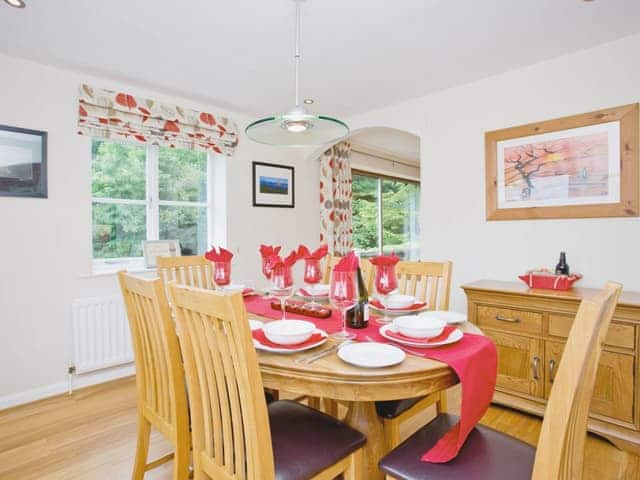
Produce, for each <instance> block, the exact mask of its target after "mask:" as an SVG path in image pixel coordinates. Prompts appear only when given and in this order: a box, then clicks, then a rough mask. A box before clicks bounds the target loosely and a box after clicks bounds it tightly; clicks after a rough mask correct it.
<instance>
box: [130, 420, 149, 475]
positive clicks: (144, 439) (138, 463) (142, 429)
mask: <svg viewBox="0 0 640 480" xmlns="http://www.w3.org/2000/svg"><path fill="white" fill-rule="evenodd" d="M150 437H151V424H150V423H149V421H148V420H147V419H146V418H144V417H143V416H142V415H138V443H137V446H136V458H135V462H134V464H133V475H132V476H131V478H132V479H133V480H143V479H144V472H145V470H146V466H147V456H148V455H149V439H150Z"/></svg>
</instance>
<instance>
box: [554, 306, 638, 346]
mask: <svg viewBox="0 0 640 480" xmlns="http://www.w3.org/2000/svg"><path fill="white" fill-rule="evenodd" d="M573 318H574V317H572V316H569V315H558V314H554V313H551V314H549V335H554V336H556V337H564V338H567V337H568V336H569V331H570V330H571V325H572V324H573ZM604 342H605V343H606V344H607V345H609V346H611V347H620V348H629V349H633V348H634V347H635V344H636V338H635V329H634V327H633V325H622V324H620V323H612V324H611V325H610V326H609V331H608V332H607V337H606V338H605V341H604Z"/></svg>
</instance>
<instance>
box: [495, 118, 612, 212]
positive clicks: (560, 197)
mask: <svg viewBox="0 0 640 480" xmlns="http://www.w3.org/2000/svg"><path fill="white" fill-rule="evenodd" d="M619 142H620V131H619V124H618V123H605V124H600V125H593V126H589V127H581V128H574V129H571V130H564V131H558V132H553V133H547V134H541V135H534V136H529V137H521V138H515V139H510V140H503V141H500V142H498V145H497V146H498V152H497V153H498V204H499V208H521V207H536V206H559V205H587V204H596V203H597V204H601V203H615V202H618V201H619V198H620V190H619V184H620V178H619V177H620V171H619V158H620V151H619V150H620V147H619V145H620V143H619Z"/></svg>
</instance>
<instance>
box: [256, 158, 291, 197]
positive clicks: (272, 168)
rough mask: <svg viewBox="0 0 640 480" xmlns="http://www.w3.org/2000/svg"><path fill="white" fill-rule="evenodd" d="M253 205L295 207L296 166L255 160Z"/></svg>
mask: <svg viewBox="0 0 640 480" xmlns="http://www.w3.org/2000/svg"><path fill="white" fill-rule="evenodd" d="M253 206H254V207H280V208H294V207H295V172H294V168H293V167H289V166H286V165H275V164H272V163H262V162H253Z"/></svg>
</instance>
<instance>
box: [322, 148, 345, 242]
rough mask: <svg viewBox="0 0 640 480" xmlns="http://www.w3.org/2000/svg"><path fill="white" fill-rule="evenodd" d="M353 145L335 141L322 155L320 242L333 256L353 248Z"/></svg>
mask: <svg viewBox="0 0 640 480" xmlns="http://www.w3.org/2000/svg"><path fill="white" fill-rule="evenodd" d="M350 158H351V144H350V143H349V142H340V143H337V144H335V145H334V146H333V147H331V148H330V149H329V150H327V151H326V152H324V154H323V155H322V157H320V242H321V243H326V244H327V245H329V251H330V252H331V253H332V254H333V255H346V254H347V253H349V251H351V250H352V248H353V227H352V224H351V198H352V192H351V161H350Z"/></svg>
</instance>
